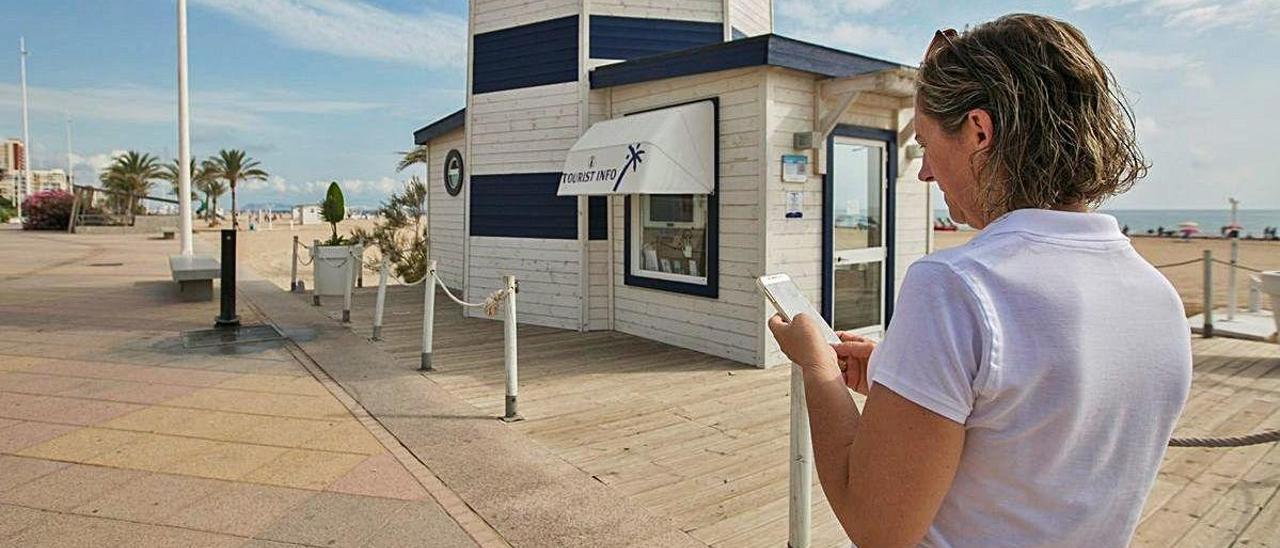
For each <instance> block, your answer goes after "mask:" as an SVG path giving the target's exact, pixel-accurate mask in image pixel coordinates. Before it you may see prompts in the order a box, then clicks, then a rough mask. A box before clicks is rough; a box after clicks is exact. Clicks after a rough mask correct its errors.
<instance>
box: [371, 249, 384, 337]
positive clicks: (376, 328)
mask: <svg viewBox="0 0 1280 548" xmlns="http://www.w3.org/2000/svg"><path fill="white" fill-rule="evenodd" d="M386 301H387V256H386V255H383V256H382V263H381V264H379V265H378V300H376V301H374V302H373V340H375V341H380V340H382V307H383V306H384V305H385V303H386Z"/></svg>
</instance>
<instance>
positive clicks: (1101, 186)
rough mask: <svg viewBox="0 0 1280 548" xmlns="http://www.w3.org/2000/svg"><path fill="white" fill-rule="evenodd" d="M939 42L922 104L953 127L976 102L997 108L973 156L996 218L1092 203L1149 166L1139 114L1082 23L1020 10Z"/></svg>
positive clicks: (928, 65)
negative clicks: (988, 137)
mask: <svg viewBox="0 0 1280 548" xmlns="http://www.w3.org/2000/svg"><path fill="white" fill-rule="evenodd" d="M940 42H941V43H940V44H937V45H938V46H939V47H936V48H934V49H932V50H931V52H930V53H928V54H927V55H926V57H925V60H924V62H923V63H922V64H921V66H920V70H919V72H918V73H917V76H916V92H917V97H918V99H917V100H918V105H919V108H920V109H921V110H922V111H923V114H925V115H927V116H929V117H930V118H933V119H935V120H938V121H939V122H940V123H941V125H942V128H943V129H944V130H945V131H947V132H948V133H953V132H955V131H957V130H958V129H959V128H960V126H961V124H962V123H963V122H964V119H965V116H966V114H967V113H968V112H970V111H972V110H973V109H982V110H985V111H986V112H987V113H989V114H990V115H991V121H992V124H993V125H994V133H995V135H994V139H993V140H992V144H991V147H990V148H988V149H986V153H987V156H986V158H985V161H982V162H979V163H976V164H975V167H976V168H977V170H978V171H977V174H976V175H977V180H978V201H979V204H980V206H981V207H982V208H983V210H984V213H986V214H988V215H990V216H991V218H993V219H994V218H996V217H998V216H1000V215H1002V214H1004V213H1007V212H1009V211H1013V210H1016V209H1024V208H1042V209H1053V208H1057V207H1061V206H1074V205H1083V206H1086V207H1089V208H1094V207H1097V206H1098V205H1100V204H1101V203H1102V202H1103V201H1105V200H1106V199H1107V198H1110V197H1111V196H1115V195H1117V194H1121V193H1123V192H1125V191H1127V190H1129V189H1130V188H1131V187H1133V184H1134V182H1135V181H1137V180H1138V179H1139V178H1141V177H1144V176H1145V175H1146V173H1147V168H1148V167H1150V166H1149V164H1147V163H1146V161H1145V160H1144V159H1143V157H1142V152H1141V151H1140V150H1138V145H1137V141H1136V138H1135V136H1134V122H1133V113H1132V112H1131V111H1130V110H1129V107H1128V105H1127V104H1126V102H1125V98H1124V94H1123V93H1122V92H1121V91H1120V89H1119V86H1118V85H1117V84H1116V81H1115V76H1114V75H1113V74H1112V73H1111V71H1110V69H1108V68H1107V67H1106V66H1105V65H1103V64H1102V62H1101V61H1099V60H1098V58H1097V56H1095V55H1094V53H1093V50H1092V49H1090V48H1089V43H1088V42H1087V41H1086V40H1085V37H1084V34H1083V33H1081V32H1080V29H1077V28H1076V27H1074V26H1072V25H1071V24H1069V23H1066V22H1063V21H1059V20H1057V19H1053V18H1049V17H1044V16H1040V15H1029V14H1013V15H1006V16H1004V17H1001V18H999V19H997V20H995V21H992V22H989V23H983V24H981V25H978V26H977V27H975V28H973V29H972V30H968V31H966V32H964V33H963V34H961V35H959V36H955V37H953V38H951V43H950V44H948V43H946V42H945V41H941V40H940ZM952 44H953V45H954V46H953V45H952ZM952 47H954V48H955V50H959V51H958V52H957V51H955V50H953V49H952ZM970 67H972V69H970ZM974 71H978V73H977V74H975V73H974Z"/></svg>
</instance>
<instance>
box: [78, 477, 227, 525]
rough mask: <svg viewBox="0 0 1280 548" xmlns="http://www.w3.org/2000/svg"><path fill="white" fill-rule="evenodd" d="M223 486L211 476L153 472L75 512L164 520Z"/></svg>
mask: <svg viewBox="0 0 1280 548" xmlns="http://www.w3.org/2000/svg"><path fill="white" fill-rule="evenodd" d="M222 485H223V482H220V481H216V480H209V479H201V478H192V477H187V476H174V475H170V474H151V475H148V476H146V477H143V478H141V479H138V480H137V481H131V482H129V483H127V484H125V485H122V486H120V487H119V488H118V489H116V490H114V491H112V492H111V493H108V494H107V495H106V496H103V497H100V498H98V499H95V500H93V501H90V502H88V503H86V504H83V505H80V506H78V507H76V508H75V509H73V510H72V511H73V512H75V513H77V514H86V515H93V516H97V517H101V518H114V519H122V520H126V521H137V522H142V523H163V522H164V519H165V518H167V517H169V516H171V515H173V514H176V513H178V512H179V511H181V510H182V509H184V508H186V507H187V506H189V505H191V504H194V503H196V502H197V501H200V500H202V499H204V498H205V495H207V494H209V493H210V492H213V491H214V490H216V489H218V488H219V487H221V486H222Z"/></svg>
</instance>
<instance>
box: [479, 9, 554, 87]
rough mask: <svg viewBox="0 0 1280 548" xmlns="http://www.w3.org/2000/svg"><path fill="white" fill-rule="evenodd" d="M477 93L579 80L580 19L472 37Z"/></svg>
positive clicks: (552, 21)
mask: <svg viewBox="0 0 1280 548" xmlns="http://www.w3.org/2000/svg"><path fill="white" fill-rule="evenodd" d="M472 45H473V51H474V55H473V59H472V67H471V92H472V93H475V94H479V93H489V92H494V91H502V90H507V89H519V88H527V87H533V86H541V85H547V84H558V83H562V82H576V81H578V61H579V59H578V16H577V15H572V16H569V17H561V18H559V19H551V20H549V21H539V22H537V23H530V24H528V25H522V26H519V27H511V28H507V29H502V30H497V31H493V32H487V33H484V34H477V35H475V36H474V37H473V38H472Z"/></svg>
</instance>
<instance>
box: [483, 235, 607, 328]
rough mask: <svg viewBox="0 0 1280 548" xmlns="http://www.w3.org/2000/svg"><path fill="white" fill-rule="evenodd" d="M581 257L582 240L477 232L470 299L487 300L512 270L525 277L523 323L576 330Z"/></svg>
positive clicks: (520, 278)
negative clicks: (500, 236)
mask: <svg viewBox="0 0 1280 548" xmlns="http://www.w3.org/2000/svg"><path fill="white" fill-rule="evenodd" d="M581 257H582V253H581V248H580V247H579V244H578V241H577V240H555V239H536V238H492V237H485V236H472V237H471V261H470V263H469V268H470V269H471V272H470V283H471V287H469V288H468V289H469V291H468V295H469V297H468V299H470V300H471V301H472V302H479V301H481V300H483V299H484V298H485V297H486V296H488V295H489V294H490V293H492V292H494V291H497V290H498V289H501V288H502V276H504V275H507V274H511V275H514V276H515V277H516V279H517V280H518V281H519V282H520V301H519V304H518V306H517V307H516V313H517V314H518V321H519V322H520V323H521V324H531V325H542V326H547V327H559V328H561V329H573V330H575V331H576V330H577V329H578V317H579V314H580V311H579V306H580V304H581V303H580V301H579V298H580V295H579V289H578V288H579V287H581V285H580V284H579V278H578V267H579V261H580V260H581ZM468 315H470V316H472V317H485V316H484V312H483V311H481V310H478V309H468Z"/></svg>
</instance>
